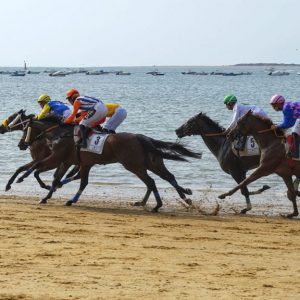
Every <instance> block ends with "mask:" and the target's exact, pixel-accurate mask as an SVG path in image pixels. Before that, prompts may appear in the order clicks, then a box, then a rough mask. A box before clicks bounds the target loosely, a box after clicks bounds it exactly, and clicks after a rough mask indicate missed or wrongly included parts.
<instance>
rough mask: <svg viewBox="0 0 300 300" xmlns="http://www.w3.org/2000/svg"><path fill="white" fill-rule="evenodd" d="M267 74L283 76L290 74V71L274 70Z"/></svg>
mask: <svg viewBox="0 0 300 300" xmlns="http://www.w3.org/2000/svg"><path fill="white" fill-rule="evenodd" d="M268 75H270V76H285V75H290V73H289V72H286V71H274V72H270V73H269V74H268Z"/></svg>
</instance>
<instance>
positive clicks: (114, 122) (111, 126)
mask: <svg viewBox="0 0 300 300" xmlns="http://www.w3.org/2000/svg"><path fill="white" fill-rule="evenodd" d="M126 117H127V111H126V109H125V108H123V107H118V108H117V109H116V111H115V113H114V114H113V115H112V116H111V117H110V118H109V120H108V121H107V122H106V123H105V125H104V126H103V127H104V128H106V129H108V130H114V131H116V129H117V127H118V126H119V125H120V124H121V123H122V122H123V121H124V120H125V119H126Z"/></svg>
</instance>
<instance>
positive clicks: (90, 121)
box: [65, 89, 127, 148]
mask: <svg viewBox="0 0 300 300" xmlns="http://www.w3.org/2000/svg"><path fill="white" fill-rule="evenodd" d="M66 98H67V99H68V100H69V102H70V103H71V104H72V105H73V112H72V114H71V115H70V116H69V117H68V118H67V119H66V120H65V123H73V122H79V128H80V132H81V137H82V142H81V145H82V147H83V148H86V147H87V141H86V139H87V133H86V127H89V128H93V127H94V126H95V125H97V124H100V123H101V122H103V121H104V120H105V118H106V117H110V119H109V120H108V121H107V123H106V124H105V125H104V128H103V132H106V133H115V130H116V128H117V127H118V126H119V125H120V124H121V123H122V122H123V120H124V119H125V118H126V116H127V112H126V110H125V109H124V108H122V107H120V106H119V105H118V104H112V103H109V104H106V105H105V104H104V103H103V102H102V101H101V100H99V99H96V98H93V97H88V96H80V94H79V92H78V91H77V90H75V89H71V90H69V91H68V92H67V94H66ZM79 110H80V111H81V117H79V118H77V119H76V114H77V112H78V111H79Z"/></svg>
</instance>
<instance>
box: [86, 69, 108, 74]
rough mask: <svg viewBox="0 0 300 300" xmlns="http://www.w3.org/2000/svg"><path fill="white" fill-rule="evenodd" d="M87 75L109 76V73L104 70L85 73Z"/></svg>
mask: <svg viewBox="0 0 300 300" xmlns="http://www.w3.org/2000/svg"><path fill="white" fill-rule="evenodd" d="M85 74H86V75H107V74H109V72H107V71H103V70H99V71H98V70H95V71H87V72H86V73H85Z"/></svg>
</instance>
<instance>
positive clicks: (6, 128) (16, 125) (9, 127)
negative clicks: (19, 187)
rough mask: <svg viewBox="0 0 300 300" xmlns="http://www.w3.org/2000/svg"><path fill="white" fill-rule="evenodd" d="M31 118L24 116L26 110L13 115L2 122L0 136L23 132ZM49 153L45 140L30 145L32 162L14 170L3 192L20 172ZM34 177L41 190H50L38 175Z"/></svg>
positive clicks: (35, 174)
mask: <svg viewBox="0 0 300 300" xmlns="http://www.w3.org/2000/svg"><path fill="white" fill-rule="evenodd" d="M32 117H34V115H26V110H24V109H21V110H19V111H18V112H15V113H13V114H12V115H10V116H9V117H8V118H6V119H5V120H4V121H3V122H2V124H1V126H0V134H5V133H8V132H12V131H16V130H18V131H22V130H24V129H25V128H26V126H27V124H28V122H29V121H30V119H31V118H32ZM50 153H51V150H50V149H49V146H48V145H47V143H46V140H45V139H41V140H38V141H37V142H36V143H34V144H32V145H31V147H30V155H31V157H32V159H33V160H32V161H31V162H30V163H28V164H26V165H23V166H21V167H20V168H18V169H17V170H16V172H15V173H14V174H13V176H12V177H11V178H10V179H9V181H8V183H7V185H6V188H5V190H6V191H8V190H10V189H11V185H12V183H13V182H14V180H15V179H16V177H17V176H18V175H19V174H20V173H21V172H23V171H25V170H27V169H29V168H30V167H31V166H32V165H33V164H34V163H35V162H36V161H39V160H41V159H43V158H44V157H47V156H48V155H49V154H50ZM34 177H35V178H36V180H37V182H38V183H39V185H40V187H41V188H43V189H47V190H50V186H48V185H46V184H45V183H44V182H43V181H42V180H41V178H40V177H39V174H38V173H34Z"/></svg>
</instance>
